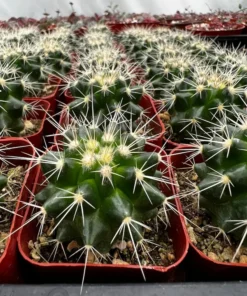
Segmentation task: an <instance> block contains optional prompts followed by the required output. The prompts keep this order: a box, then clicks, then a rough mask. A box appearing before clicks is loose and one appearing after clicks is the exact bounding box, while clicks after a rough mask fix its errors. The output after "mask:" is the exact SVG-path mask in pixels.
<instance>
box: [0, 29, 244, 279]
mask: <svg viewBox="0 0 247 296" xmlns="http://www.w3.org/2000/svg"><path fill="white" fill-rule="evenodd" d="M20 31H21V33H22V35H21V37H20V36H19V32H17V31H16V32H12V31H11V33H10V34H9V35H8V38H9V39H10V40H8V42H5V43H3V44H4V46H3V50H2V54H1V63H2V65H3V66H2V67H3V70H2V79H1V81H2V83H1V87H2V92H1V96H2V97H1V102H2V103H1V106H2V107H1V116H2V119H1V122H2V125H3V127H2V129H3V130H4V133H5V134H4V135H5V136H6V135H7V136H8V138H6V139H3V140H0V141H1V147H0V148H1V151H0V152H1V155H0V156H1V162H2V165H3V168H4V170H2V171H1V174H0V180H1V192H2V196H1V198H0V212H1V214H2V216H3V217H5V215H4V214H3V213H6V212H8V215H9V214H11V215H13V217H14V219H13V222H12V226H11V229H9V230H8V232H7V234H6V233H5V235H4V237H2V238H1V240H0V243H3V242H6V241H7V244H6V245H4V247H3V248H2V250H3V255H2V256H1V257H0V274H1V280H2V281H3V282H10V281H14V282H16V281H17V280H21V276H22V277H24V278H25V280H26V281H36V280H37V275H39V276H40V275H42V277H41V280H42V281H44V280H46V281H49V280H56V279H54V277H52V275H53V274H54V273H56V274H57V275H58V280H59V281H61V280H65V281H77V280H78V277H81V276H82V278H83V282H84V280H85V278H87V279H88V280H91V281H97V280H98V277H100V278H101V280H102V281H112V280H116V279H117V280H119V281H122V280H128V281H136V280H140V279H141V278H144V279H147V280H150V281H151V280H154V281H163V280H178V279H179V278H180V279H181V277H179V276H181V273H180V271H181V270H180V268H178V267H180V263H181V262H182V261H183V259H184V258H185V257H186V254H187V251H188V246H189V242H190V246H191V247H190V253H189V255H192V257H191V261H190V264H191V265H192V266H193V265H194V264H196V263H198V262H199V266H200V264H202V265H203V266H205V272H208V271H209V270H211V273H212V274H213V273H214V272H215V270H216V266H217V267H218V270H217V273H218V272H219V271H221V273H220V274H218V275H220V276H223V277H229V278H232V279H233V278H234V277H238V278H239V279H243V278H244V274H245V273H244V270H245V269H246V265H245V262H244V259H245V257H244V256H245V253H244V252H245V250H244V249H243V247H242V246H243V245H244V244H245V239H246V224H245V193H244V189H245V184H244V180H245V179H244V178H245V170H246V167H245V166H246V164H245V160H244V157H245V154H246V139H245V130H246V114H245V113H246V111H245V109H246V107H245V106H246V103H245V102H246V77H245V75H246V66H245V56H244V54H242V53H241V51H239V50H231V49H227V48H220V47H218V46H216V45H215V44H213V43H212V42H209V41H205V40H203V39H201V38H199V37H196V36H194V35H191V34H190V33H188V32H184V31H170V30H168V29H166V28H152V29H150V28H148V29H145V28H131V29H129V30H126V31H124V32H122V33H121V34H120V35H117V36H114V35H113V34H112V33H111V31H110V30H109V29H108V27H107V26H106V25H102V24H91V25H89V26H88V28H87V32H86V33H85V34H84V35H83V36H76V35H74V34H73V29H72V28H71V29H69V28H66V29H65V28H58V29H57V30H55V31H54V32H52V33H50V34H47V35H46V34H45V35H43V36H41V35H40V34H39V33H38V32H35V29H32V30H30V29H29V31H27V30H26V31H25V30H23V29H20ZM6 35H7V34H6V32H3V36H6ZM12 35H13V36H15V37H13V38H12V37H9V36H12ZM6 38H7V37H6ZM31 45H32V46H31ZM16 48H17V50H16ZM54 79H55V81H57V83H55V85H53V86H55V88H56V89H57V87H58V84H61V85H60V89H61V91H62V94H63V95H62V96H61V97H60V100H61V99H63V100H64V102H63V103H62V104H61V106H62V110H61V111H59V112H58V113H56V114H54V113H55V110H56V105H55V103H54V102H56V101H55V97H54V98H53V103H54V105H53V106H55V107H53V108H52V109H49V108H47V109H45V108H44V107H43V106H42V108H41V107H40V106H39V105H38V103H37V102H44V101H45V99H44V98H42V97H39V98H38V99H37V98H36V99H34V100H36V102H35V101H34V103H32V104H31V105H27V103H23V101H22V99H23V98H25V97H26V96H30V93H31V94H32V93H35V94H36V95H37V96H38V94H40V93H42V91H43V90H44V87H45V86H47V85H48V84H49V82H50V84H51V81H54ZM1 81H0V82H1ZM58 82H59V83H58ZM55 88H54V89H55ZM40 89H41V90H40ZM54 89H53V90H54ZM36 90H38V92H35V91H36ZM56 95H57V94H56ZM25 102H28V100H27V99H25ZM48 109H49V110H48ZM30 110H31V111H30ZM49 111H50V112H49ZM27 112H29V113H28V114H31V115H35V114H36V112H43V114H45V115H46V116H47V117H48V118H47V119H46V121H45V123H46V124H49V125H50V126H53V127H55V128H56V129H57V131H56V133H55V134H54V133H52V134H50V138H53V140H52V143H53V145H52V146H50V147H48V148H47V146H45V148H47V149H45V150H43V149H41V146H40V144H39V145H36V143H34V142H32V141H31V139H30V138H29V140H30V142H32V144H31V143H30V142H28V141H27V140H24V139H22V138H16V136H22V135H23V134H22V131H23V129H24V128H27V127H28V126H27V127H26V125H28V124H27V123H26V121H23V118H25V117H24V116H26V113H27ZM30 112H31V113H30ZM58 115H60V119H59V122H58V121H57V118H58ZM19 122H20V123H19ZM16 123H18V124H16ZM23 127H24V128H23ZM6 131H7V132H8V134H6ZM10 131H11V133H10ZM47 132H48V130H47V131H45V132H44V133H45V134H46V133H47ZM167 132H168V134H167ZM13 135H14V136H15V138H11V137H9V136H13ZM163 138H164V140H163V141H164V142H163V143H162V139H163ZM27 139H28V137H27ZM180 143H184V144H180ZM167 153H168V154H167ZM19 165H21V166H22V167H24V168H25V169H26V175H25V182H24V183H23V186H22V188H19V193H20V194H19V198H18V201H17V199H15V200H12V201H10V200H9V199H10V196H11V194H12V193H11V188H12V187H11V186H12V183H13V178H10V177H9V172H10V171H11V169H10V168H11V167H16V166H19ZM6 168H7V173H6ZM180 169H183V170H184V172H185V173H184V174H182V175H183V176H182V177H181V171H183V170H180ZM10 175H11V174H10ZM182 178H185V181H184V180H182ZM11 182H12V183H11ZM184 183H186V184H187V186H186V187H183V186H184V185H183V184H184ZM184 188H185V189H184ZM9 202H12V203H14V208H15V206H16V209H15V212H14V213H13V211H14V210H13V208H9V207H8V204H9ZM190 204H191V205H190ZM187 206H188V207H189V210H191V211H193V212H194V213H195V215H198V216H199V214H200V211H203V215H204V216H203V218H204V221H202V222H201V224H200V223H199V222H198V223H197V222H195V221H194V219H193V217H191V216H190V215H189V214H188V212H187ZM190 214H191V213H190ZM23 216H24V218H23ZM22 218H23V219H22ZM191 228H193V229H192V230H191ZM206 228H211V229H214V234H215V240H216V241H217V240H219V238H220V236H222V239H223V238H224V239H225V240H226V241H227V242H229V248H231V251H232V252H233V253H232V256H230V257H229V258H228V263H225V262H220V260H219V256H218V255H217V254H216V253H214V252H207V250H204V252H202V250H199V248H200V246H199V247H198V244H197V243H198V242H195V241H196V240H194V241H193V235H194V237H195V236H196V232H197V231H198V229H200V231H201V232H204V231H205V232H206V230H205V229H206ZM229 233H232V235H231V236H229ZM17 235H18V249H19V251H20V253H21V255H22V258H23V259H24V261H23V262H22V265H21V264H19V263H18V260H17V255H16V252H15V247H16V239H17ZM205 235H207V233H206V234H205ZM165 237H166V238H167V239H165ZM213 242H214V241H213ZM213 242H211V243H212V244H213ZM230 243H231V244H232V246H231V247H230ZM210 246H211V245H210ZM0 247H1V245H0ZM208 248H209V246H208ZM239 251H241V252H240V254H239ZM209 253H210V254H209ZM212 253H213V254H214V255H212ZM210 256H211V257H210ZM208 258H209V259H208ZM210 258H211V259H210ZM11 260H12V262H11ZM232 261H233V262H234V263H231V262H232ZM10 263H11V264H10ZM23 266H25V267H27V268H29V270H30V271H31V272H29V273H28V274H26V276H25V275H23V273H21V268H23ZM18 268H20V269H19V270H18ZM234 268H235V271H234V274H233V270H234ZM68 274H69V276H68ZM202 274H203V272H202ZM182 275H183V276H184V274H183V273H182Z"/></svg>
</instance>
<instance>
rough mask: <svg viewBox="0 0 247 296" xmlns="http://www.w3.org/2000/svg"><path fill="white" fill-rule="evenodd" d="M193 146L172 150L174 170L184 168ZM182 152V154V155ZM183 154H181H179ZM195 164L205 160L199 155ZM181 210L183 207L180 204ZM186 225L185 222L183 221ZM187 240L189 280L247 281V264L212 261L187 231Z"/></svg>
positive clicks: (176, 189) (182, 146) (170, 158)
mask: <svg viewBox="0 0 247 296" xmlns="http://www.w3.org/2000/svg"><path fill="white" fill-rule="evenodd" d="M191 147H193V146H191V145H184V144H183V145H179V146H178V147H176V148H175V149H173V150H172V152H171V154H170V155H169V156H168V163H170V164H171V165H172V166H173V168H184V167H186V165H185V164H184V163H185V161H186V159H187V158H188V156H190V154H191V153H192V152H185V151H184V150H186V149H189V148H191ZM181 152H182V153H181ZM179 153H181V154H179ZM194 160H195V163H201V162H202V161H203V158H202V156H201V155H198V156H197V157H196V158H195V159H194ZM173 190H174V194H177V195H178V194H179V187H178V186H173ZM180 210H181V212H183V210H182V206H181V204H180ZM182 222H183V223H184V220H182ZM186 235H187V239H188V240H189V244H190V248H189V253H188V256H187V258H186V268H187V271H188V279H189V280H199V281H216V280H218V281H225V280H228V281H234V280H237V281H239V280H247V264H240V263H222V262H219V261H216V260H212V259H210V258H209V257H207V256H206V255H205V254H204V253H203V252H201V251H200V250H199V249H198V248H197V247H196V246H195V245H194V244H193V243H192V242H191V240H190V238H189V235H188V232H187V231H186Z"/></svg>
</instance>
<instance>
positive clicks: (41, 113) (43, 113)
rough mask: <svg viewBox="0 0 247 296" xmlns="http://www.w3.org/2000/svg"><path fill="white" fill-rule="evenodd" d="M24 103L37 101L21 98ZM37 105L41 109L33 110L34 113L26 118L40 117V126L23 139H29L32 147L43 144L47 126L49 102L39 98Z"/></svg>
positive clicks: (39, 146)
mask: <svg viewBox="0 0 247 296" xmlns="http://www.w3.org/2000/svg"><path fill="white" fill-rule="evenodd" d="M23 100H24V101H25V102H26V103H35V102H37V99H23ZM37 106H38V107H40V108H42V109H43V110H38V111H35V115H29V116H27V119H40V120H41V121H42V122H41V126H40V129H39V131H37V132H36V133H34V134H32V135H30V136H26V137H25V139H27V140H29V141H30V142H31V143H32V144H33V146H34V147H36V148H42V145H43V136H44V135H45V133H46V128H47V121H46V117H47V113H48V112H49V108H50V103H49V102H48V101H44V100H40V101H38V104H37Z"/></svg>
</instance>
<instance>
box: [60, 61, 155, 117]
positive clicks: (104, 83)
mask: <svg viewBox="0 0 247 296" xmlns="http://www.w3.org/2000/svg"><path fill="white" fill-rule="evenodd" d="M103 57H104V55H102V56H101V57H99V58H98V57H97V55H96V56H91V57H90V56H89V57H88V58H89V59H90V58H91V60H90V61H89V64H86V63H85V62H84V63H83V66H84V70H78V72H77V73H76V74H75V76H74V77H71V78H69V79H67V80H68V83H67V85H66V86H65V89H69V90H70V92H71V94H72V96H73V97H74V98H75V100H74V101H73V102H71V103H70V104H69V105H68V109H69V112H70V114H71V115H72V116H74V117H77V118H78V117H80V116H81V114H87V116H89V120H90V119H92V118H91V117H90V114H93V115H94V116H95V117H99V116H101V117H102V116H104V115H105V116H107V115H108V114H109V113H111V112H114V111H119V112H122V111H127V112H125V117H126V118H130V117H131V118H132V120H133V121H135V120H136V119H137V118H139V117H140V115H141V112H142V111H143V108H142V107H141V106H139V102H140V100H141V98H142V96H143V95H146V94H151V93H152V89H151V85H150V83H149V82H143V83H142V82H139V81H138V80H136V79H135V77H136V74H135V65H134V66H133V65H132V64H129V63H127V62H125V61H120V62H119V61H118V60H113V61H110V60H109V61H108V62H105V61H104V60H102V58H103ZM105 58H106V59H107V58H108V57H107V56H105ZM95 60H97V63H94V61H95Z"/></svg>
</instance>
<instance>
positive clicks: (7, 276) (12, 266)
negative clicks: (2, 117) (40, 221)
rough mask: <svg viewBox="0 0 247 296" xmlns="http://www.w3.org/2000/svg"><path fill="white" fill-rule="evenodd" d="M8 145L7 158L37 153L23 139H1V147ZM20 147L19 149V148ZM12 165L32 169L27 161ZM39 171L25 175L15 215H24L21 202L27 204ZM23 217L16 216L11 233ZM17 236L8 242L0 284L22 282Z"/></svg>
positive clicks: (0, 260) (16, 162) (0, 266)
mask: <svg viewBox="0 0 247 296" xmlns="http://www.w3.org/2000/svg"><path fill="white" fill-rule="evenodd" d="M2 145H7V147H8V150H6V153H5V155H6V156H8V157H9V156H15V157H16V156H20V157H25V156H26V154H28V155H30V157H34V155H35V151H34V149H33V147H32V146H31V145H30V143H29V142H28V141H27V140H25V139H23V138H8V139H0V146H2ZM17 147H18V148H17ZM9 162H11V165H13V166H16V165H24V166H25V165H28V168H29V169H30V168H31V167H32V162H30V163H29V162H28V161H27V160H17V159H15V160H12V159H11V160H9ZM36 173H37V169H36V168H31V169H30V170H29V171H28V172H27V173H26V175H25V179H24V181H23V184H22V188H21V191H20V194H19V197H18V200H17V204H16V210H15V213H18V214H19V215H21V216H23V215H24V212H25V211H24V208H23V204H22V203H21V202H23V201H25V202H27V201H28V199H29V197H30V192H31V191H32V189H33V183H34V178H35V176H36ZM21 221H22V217H20V216H17V215H14V216H13V220H12V224H11V228H10V233H12V232H14V231H15V230H16V229H18V227H20V225H21ZM17 236H18V233H17V232H16V233H14V234H13V235H12V236H10V238H8V240H7V244H6V248H5V250H4V252H3V254H2V256H1V257H0V283H1V284H2V283H18V282H20V281H21V278H22V276H21V275H22V274H23V270H22V269H21V266H20V264H19V257H18V249H17Z"/></svg>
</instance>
